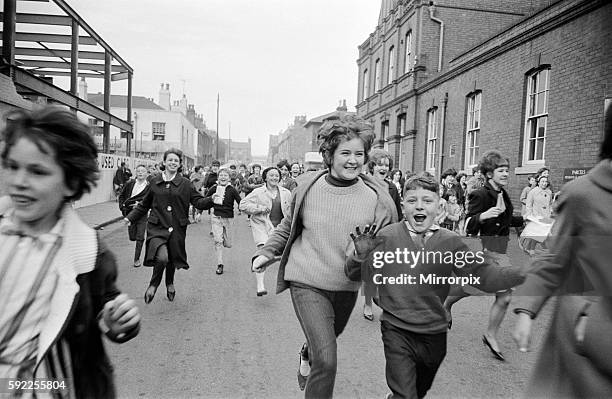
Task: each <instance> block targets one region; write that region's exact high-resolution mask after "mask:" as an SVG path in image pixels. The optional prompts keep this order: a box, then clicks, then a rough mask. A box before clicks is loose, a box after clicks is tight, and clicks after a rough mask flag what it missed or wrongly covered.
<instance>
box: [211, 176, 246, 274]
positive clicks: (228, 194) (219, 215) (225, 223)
mask: <svg viewBox="0 0 612 399" xmlns="http://www.w3.org/2000/svg"><path fill="white" fill-rule="evenodd" d="M206 196H207V197H212V200H213V203H214V205H213V211H212V214H211V219H210V220H211V228H212V233H213V239H214V240H215V252H216V253H217V271H216V273H217V274H223V247H225V248H231V247H232V239H231V237H232V235H231V227H232V219H233V218H234V202H236V204H238V205H240V200H241V198H240V194H238V191H236V189H235V188H234V187H233V186H232V185H231V184H230V172H229V170H227V169H225V168H224V169H219V173H218V180H217V184H215V185H214V186H212V187H210V188H209V189H208V191H207V192H206Z"/></svg>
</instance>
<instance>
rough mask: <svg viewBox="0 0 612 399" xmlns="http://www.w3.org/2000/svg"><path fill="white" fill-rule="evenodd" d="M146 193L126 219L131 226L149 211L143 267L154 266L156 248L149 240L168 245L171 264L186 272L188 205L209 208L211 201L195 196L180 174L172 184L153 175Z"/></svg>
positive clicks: (193, 189) (189, 184) (187, 181)
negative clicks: (151, 250) (153, 251)
mask: <svg viewBox="0 0 612 399" xmlns="http://www.w3.org/2000/svg"><path fill="white" fill-rule="evenodd" d="M149 187H150V189H149V192H148V193H147V194H146V195H145V196H144V198H143V200H142V202H141V203H139V204H138V205H137V206H136V208H134V210H133V211H131V212H130V213H129V214H128V215H127V216H126V217H127V218H128V219H129V221H130V222H132V223H134V222H135V221H137V220H138V219H140V218H141V217H143V216H144V215H146V213H147V211H148V210H149V209H151V214H150V215H149V221H148V223H147V247H146V248H147V252H146V254H145V261H144V262H143V263H144V265H145V266H154V261H153V258H154V257H155V254H154V253H149V250H150V249H155V250H156V249H157V245H153V246H151V245H149V243H150V241H151V240H155V242H156V243H160V242H161V243H167V245H168V256H169V257H170V262H171V263H172V264H173V265H174V266H175V267H176V268H177V269H188V268H189V265H188V264H187V252H186V251H185V236H186V235H187V225H188V224H189V214H188V213H189V204H191V205H193V206H194V207H195V208H198V209H210V208H211V206H212V199H211V198H205V197H203V196H202V195H201V194H200V193H198V192H197V191H196V190H195V188H193V185H192V184H191V182H190V181H189V179H186V178H184V177H183V176H181V175H180V174H178V173H177V175H176V176H175V177H174V179H172V180H171V181H168V182H165V181H164V179H163V177H162V175H159V176H155V177H154V178H153V179H151V182H150V184H149Z"/></svg>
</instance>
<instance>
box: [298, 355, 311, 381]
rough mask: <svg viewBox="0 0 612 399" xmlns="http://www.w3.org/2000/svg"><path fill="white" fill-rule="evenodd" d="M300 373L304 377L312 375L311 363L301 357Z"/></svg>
mask: <svg viewBox="0 0 612 399" xmlns="http://www.w3.org/2000/svg"><path fill="white" fill-rule="evenodd" d="M300 374H301V375H303V376H304V377H307V376H309V375H310V363H309V362H308V360H304V359H301V360H300Z"/></svg>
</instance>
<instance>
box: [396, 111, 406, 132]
mask: <svg viewBox="0 0 612 399" xmlns="http://www.w3.org/2000/svg"><path fill="white" fill-rule="evenodd" d="M397 134H398V136H405V135H406V114H401V115H398V116H397Z"/></svg>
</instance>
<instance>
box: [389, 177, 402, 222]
mask: <svg viewBox="0 0 612 399" xmlns="http://www.w3.org/2000/svg"><path fill="white" fill-rule="evenodd" d="M385 181H386V182H387V184H388V185H389V195H391V199H392V200H393V203H394V204H395V209H396V210H397V218H398V220H402V219H403V218H404V212H403V211H402V200H401V199H400V195H399V193H398V192H397V187H395V184H394V183H393V182H392V181H389V180H385Z"/></svg>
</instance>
